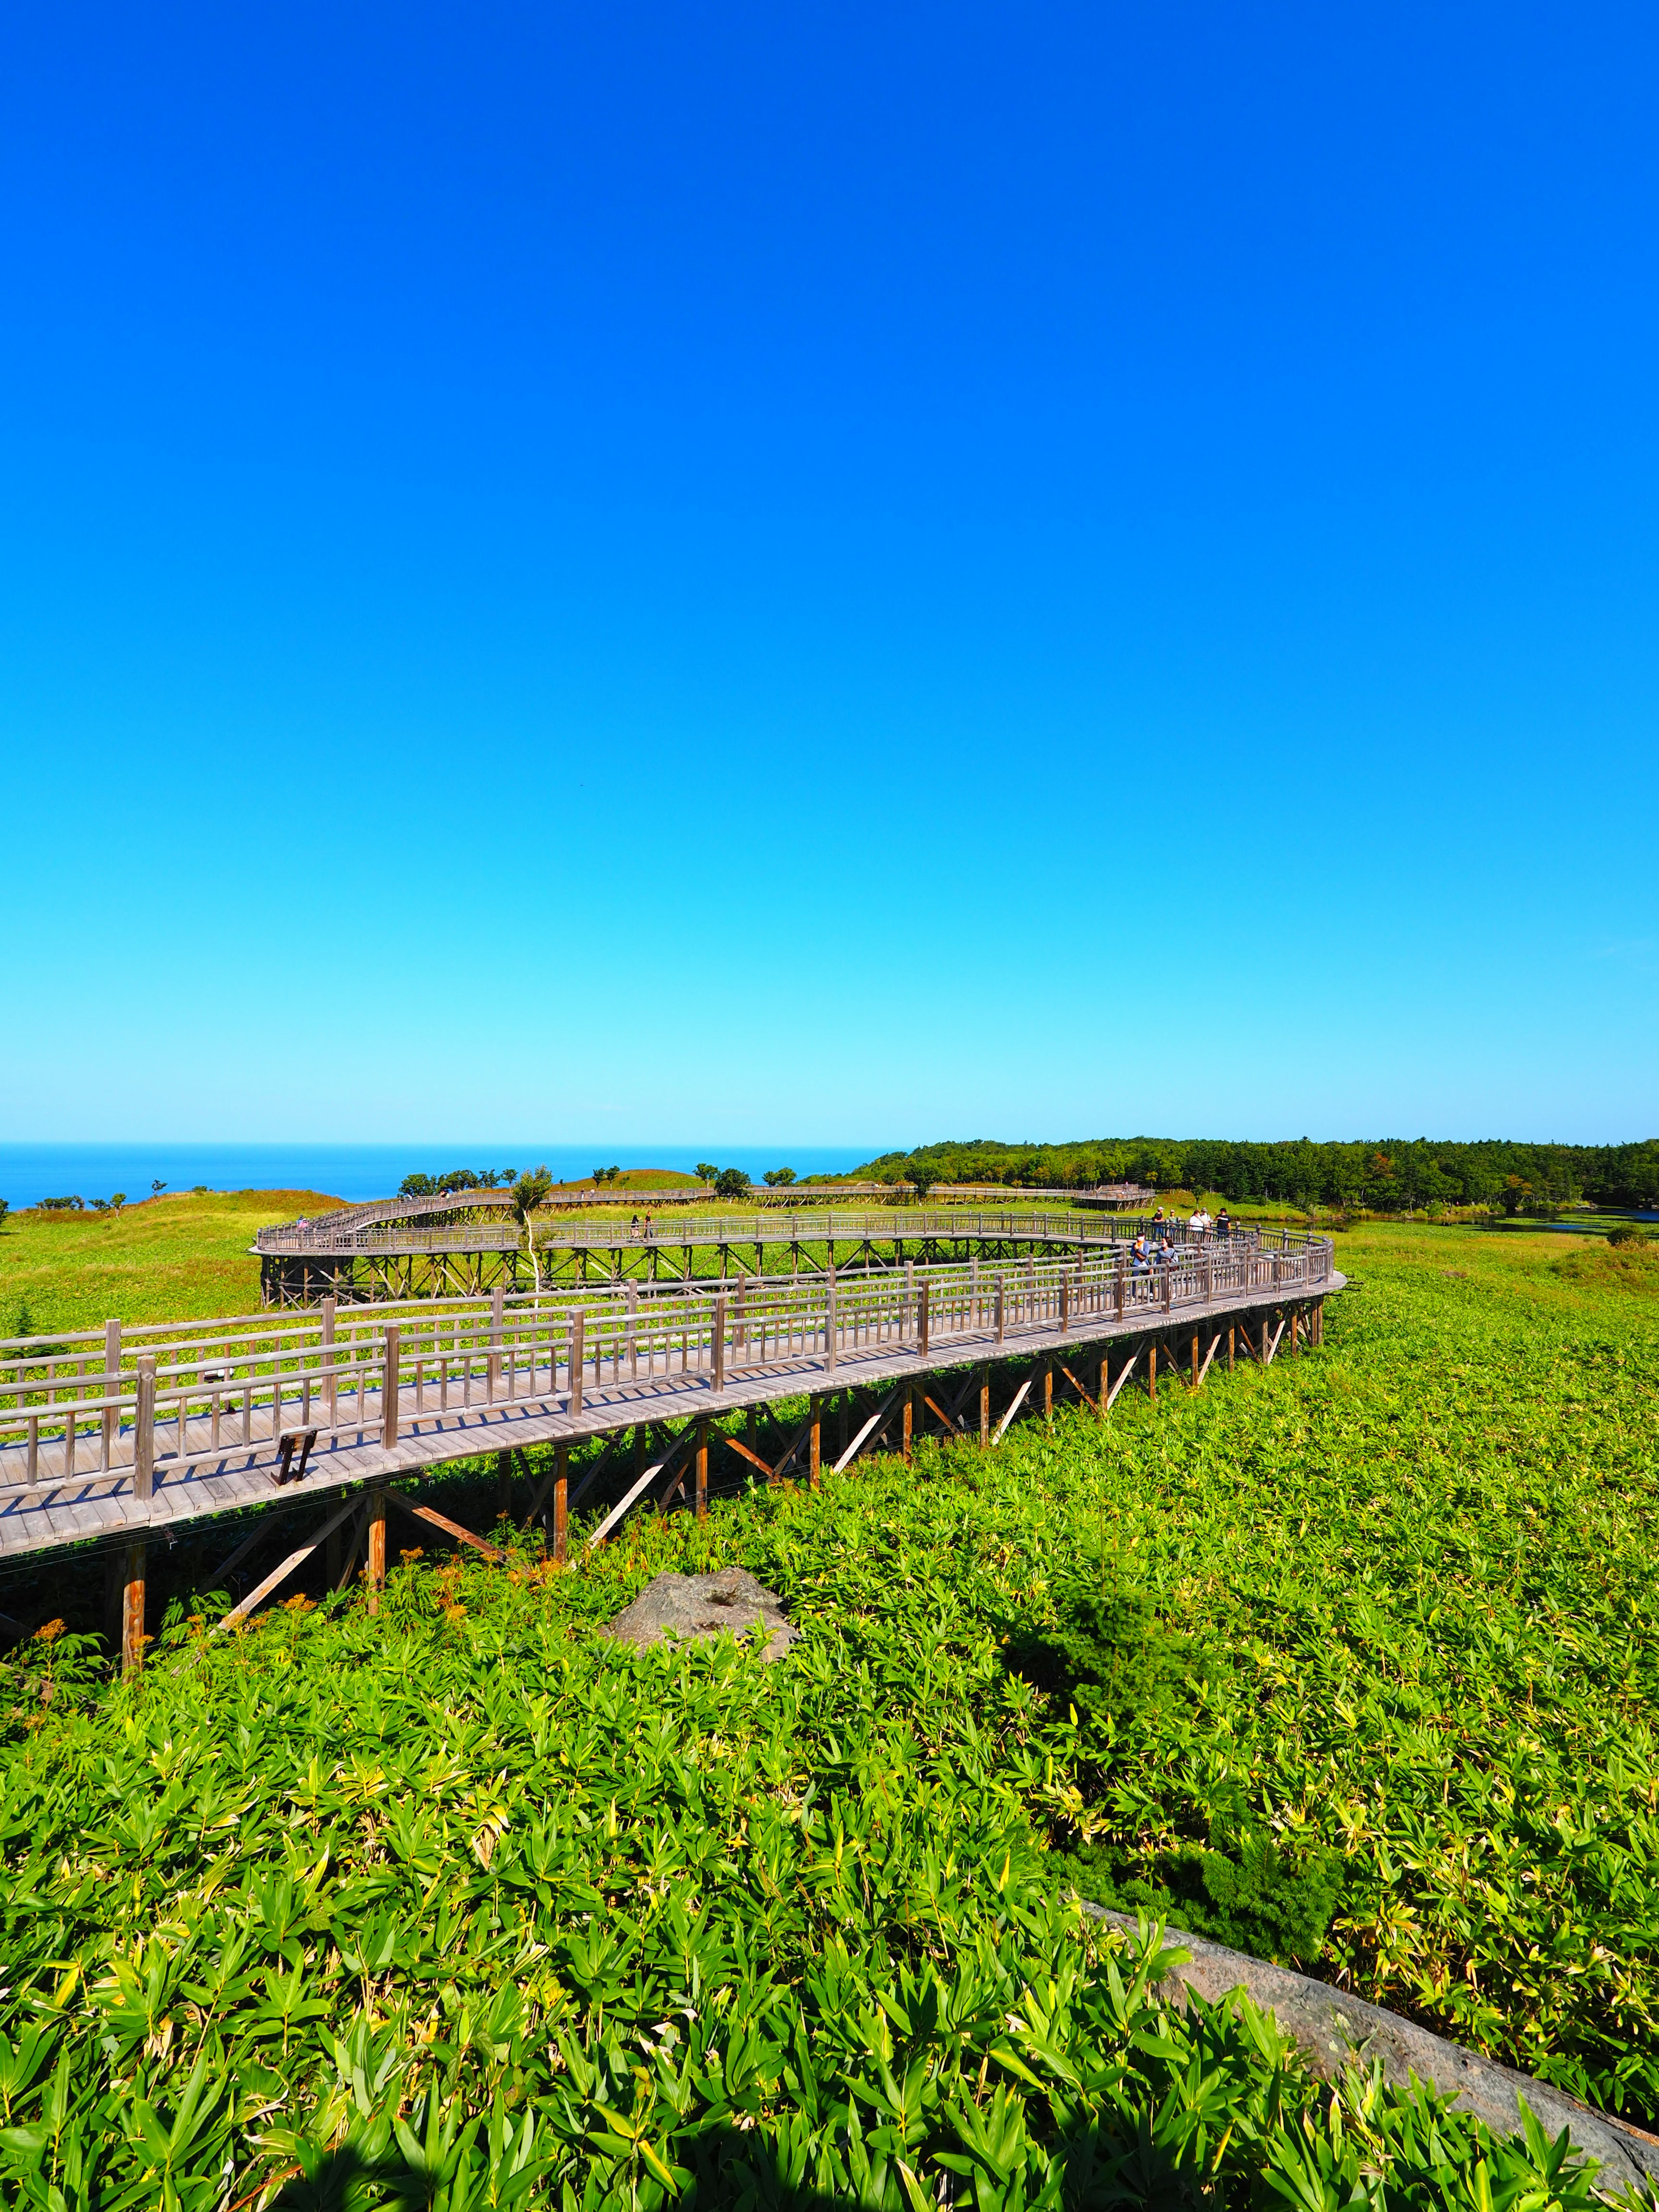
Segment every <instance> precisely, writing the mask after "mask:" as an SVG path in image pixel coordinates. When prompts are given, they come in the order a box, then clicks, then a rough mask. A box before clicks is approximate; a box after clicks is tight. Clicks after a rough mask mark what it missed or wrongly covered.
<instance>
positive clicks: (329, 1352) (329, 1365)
mask: <svg viewBox="0 0 1659 2212" xmlns="http://www.w3.org/2000/svg"><path fill="white" fill-rule="evenodd" d="M334 1314H335V1304H334V1293H333V1291H330V1292H329V1294H328V1296H327V1297H325V1299H324V1300H323V1336H322V1359H323V1402H324V1404H325V1406H326V1407H328V1425H329V1426H330V1428H335V1427H337V1425H338V1423H339V1419H340V1416H339V1409H338V1393H339V1383H338V1382H337V1380H336V1377H335V1373H334Z"/></svg>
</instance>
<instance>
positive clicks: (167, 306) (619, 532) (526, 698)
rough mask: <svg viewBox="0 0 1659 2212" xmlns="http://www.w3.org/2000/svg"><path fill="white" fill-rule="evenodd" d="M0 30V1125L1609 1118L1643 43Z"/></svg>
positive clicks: (1645, 576) (1648, 921)
mask: <svg viewBox="0 0 1659 2212" xmlns="http://www.w3.org/2000/svg"><path fill="white" fill-rule="evenodd" d="M3 40H4V46H3V69H0V185H3V191H4V199H5V204H6V206H7V209H8V211H9V214H8V221H7V222H6V224H5V225H4V227H3V231H0V276H3V285H4V297H5V301H6V303H7V314H6V319H5V320H6V341H5V343H4V345H3V348H0V424H3V430H0V517H3V530H0V754H3V764H4V789H5V792H6V794H7V805H6V817H7V822H8V827H9V836H7V838H6V841H5V860H4V866H3V871H0V927H3V941H4V944H5V946H6V949H7V954H8V957H7V959H6V962H5V966H6V971H7V980H6V1005H7V1007H8V1018H7V1022H6V1024H5V1032H4V1034H5V1044H4V1049H3V1059H0V1070H3V1079H0V1138H13V1139H22V1138H29V1139H44V1138H51V1139H71V1138H75V1139H82V1138H85V1139H93V1138H129V1137H150V1136H168V1137H175V1138H191V1137H193V1138H218V1139H239V1140H240V1139H295V1138H318V1139H320V1138H328V1139H388V1140H402V1139H434V1140H438V1139H458V1138H464V1137H465V1135H466V1133H469V1132H480V1131H489V1132H492V1133H499V1134H500V1136H501V1137H502V1138H503V1139H505V1138H507V1137H509V1136H510V1137H512V1138H513V1139H515V1140H524V1141H529V1142H534V1141H537V1140H538V1139H540V1140H542V1141H544V1142H553V1141H562V1140H568V1141H571V1142H588V1141H597V1142H601V1143H603V1142H604V1141H605V1140H606V1139H610V1140H612V1141H615V1142H618V1143H623V1142H649V1141H650V1140H652V1139H664V1140H670V1139H671V1140H674V1141H677V1142H696V1141H697V1140H699V1139H700V1138H701V1137H702V1133H705V1132H708V1133H711V1134H718V1135H719V1136H720V1139H722V1140H723V1141H726V1142H727V1143H731V1142H737V1141H743V1140H747V1139H766V1140H769V1141H771V1140H776V1141H786V1140H788V1139H794V1140H795V1141H796V1142H798V1143H823V1144H836V1143H849V1144H862V1143H865V1142H868V1143H870V1144H871V1145H872V1146H887V1145H896V1144H908V1143H912V1142H919V1141H922V1140H924V1139H928V1138H932V1137H937V1136H940V1135H945V1134H954V1135H981V1134H983V1135H1000V1136H1006V1137H1011V1138H1029V1137H1066V1136H1076V1135H1083V1134H1091V1133H1123V1132H1127V1131H1132V1130H1142V1129H1146V1130H1156V1131H1160V1132H1166V1133H1172V1134H1188V1133H1200V1132H1202V1133H1217V1134H1221V1133H1228V1134H1237V1135H1250V1136H1278V1135H1286V1134H1301V1133H1308V1134H1310V1135H1314V1136H1321V1137H1322V1136H1350V1135H1359V1134H1364V1133H1385V1132H1386V1133H1415V1132H1417V1131H1419V1130H1421V1131H1424V1132H1427V1133H1434V1134H1442V1135H1449V1136H1474V1135H1480V1134H1488V1133H1512V1134H1516V1135H1525V1136H1533V1137H1540V1138H1543V1137H1552V1136H1553V1137H1560V1138H1571V1139H1616V1138H1624V1137H1630V1136H1635V1135H1645V1134H1648V1133H1651V1132H1652V1130H1653V1129H1654V1128H1655V1127H1659V1112H1656V1109H1655V1100H1656V1096H1659V1083H1656V1077H1659V1021H1656V1012H1659V1005H1656V1001H1659V915H1656V903H1659V900H1656V890H1655V878H1656V871H1655V867H1654V863H1653V858H1652V854H1653V846H1654V835H1655V823H1656V795H1659V794H1656V775H1655V758H1656V746H1655V735H1656V705H1659V663H1656V653H1659V625H1656V620H1655V617H1656V611H1659V609H1656V597H1659V593H1656V560H1655V555H1656V515H1659V508H1656V498H1655V494H1656V489H1659V466H1656V461H1659V454H1656V433H1655V411H1654V407H1653V397H1652V395H1653V392H1654V390H1655V388H1656V368H1659V363H1656V358H1655V356H1656V343H1655V339H1656V314H1655V283H1654V279H1655V250H1654V244H1653V241H1654V239H1655V236H1656V234H1659V227H1656V214H1659V210H1656V204H1655V203H1656V182H1659V153H1656V140H1655V137H1654V133H1653V131H1652V127H1651V117H1652V114H1653V112H1654V106H1655V95H1656V90H1659V86H1656V76H1659V70H1656V61H1659V28H1656V20H1655V18H1654V17H1653V15H1652V13H1651V11H1650V10H1646V9H1638V8H1636V7H1634V6H1632V7H1616V6H1613V7H1599V8H1590V9H1565V8H1562V7H1559V6H1557V7H1554V8H1550V9H1542V8H1533V7H1527V6H1524V5H1522V6H1514V5H1510V6H1505V7H1503V8H1501V9H1500V8H1498V7H1496V6H1481V5H1469V6H1463V7H1459V8H1457V9H1445V8H1430V7H1427V6H1409V5H1406V6H1401V7H1397V8H1394V9H1386V10H1384V9H1370V10H1363V11H1362V10H1354V9H1328V8H1315V7H1312V6H1305V7H1304V6H1284V7H1246V8H1237V7H1218V6H1214V7H1201V6H1189V7H1185V8H1182V7H1171V8H1165V9H1128V8H1123V7H1115V6H1102V5H1096V6H1092V7H1089V8H1086V9H1085V8H1074V9H1073V8H1062V7H1042V6H1033V7H1026V8H1020V9H1012V8H1006V9H986V8H982V7H974V6H962V5H955V6H952V7H951V8H949V9H945V8H943V7H939V8H932V7H900V8H897V9H894V8H893V7H891V6H887V7H884V8H880V9H877V8H861V7H855V6H850V5H848V6H842V7H837V8H834V9H830V8H825V7H811V6H803V7H800V8H796V9H775V8H771V9H761V8H741V7H735V6H734V7H726V8H718V9H711V8H686V7H678V8H667V7H639V6H629V5H627V4H622V5H613V6H611V7H608V8H605V9H567V8H561V7H556V6H539V7H534V8H532V7H527V6H526V7H507V6H490V5H479V6H474V7H471V8H467V9H460V8H453V9H430V8H421V7H418V6H416V7H410V6H400V7H398V8H396V9H393V8H391V7H378V6H374V5H358V6H354V7H352V8H350V9H323V8H321V7H304V6H292V7H283V8H279V9H270V10H264V11H256V10H248V9H240V10H231V9H222V8H213V9H207V8H200V9H192V8H189V7H178V6H167V5H162V6H160V7H158V8H156V9H152V10H147V11H141V12H137V13H135V12H134V11H132V10H130V9H124V10H116V9H88V8H77V7H76V6H75V5H73V4H72V0H71V4H69V5H66V6H64V7H60V8H57V9H33V10H29V11H27V12H24V11H19V12H15V13H14V14H13V15H12V16H11V17H10V18H9V23H8V27H7V28H6V30H5V32H4V33H3Z"/></svg>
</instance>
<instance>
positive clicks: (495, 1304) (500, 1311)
mask: <svg viewBox="0 0 1659 2212" xmlns="http://www.w3.org/2000/svg"><path fill="white" fill-rule="evenodd" d="M506 1304H507V1291H506V1289H505V1287H504V1286H503V1285H501V1284H500V1283H497V1284H496V1285H495V1289H494V1290H493V1291H491V1292H490V1293H489V1401H488V1402H489V1404H490V1405H492V1406H493V1405H494V1404H495V1401H496V1399H497V1398H498V1397H499V1396H500V1395H501V1322H502V1319H503V1316H504V1314H505V1310H506Z"/></svg>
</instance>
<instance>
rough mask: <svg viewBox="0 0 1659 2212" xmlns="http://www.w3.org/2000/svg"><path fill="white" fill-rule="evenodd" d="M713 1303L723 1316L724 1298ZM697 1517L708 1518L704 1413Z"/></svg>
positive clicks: (699, 1440) (700, 1423) (699, 1447)
mask: <svg viewBox="0 0 1659 2212" xmlns="http://www.w3.org/2000/svg"><path fill="white" fill-rule="evenodd" d="M715 1303H716V1304H717V1305H719V1306H720V1308H721V1310H722V1318H724V1309H725V1305H726V1300H725V1299H724V1298H719V1299H716V1301H715ZM697 1518H698V1520H699V1521H706V1520H707V1519H708V1415H707V1414H706V1413H705V1414H704V1415H703V1416H702V1419H700V1420H699V1421H698V1423H697Z"/></svg>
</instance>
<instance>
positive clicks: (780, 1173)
mask: <svg viewBox="0 0 1659 2212" xmlns="http://www.w3.org/2000/svg"><path fill="white" fill-rule="evenodd" d="M765 1179H766V1181H767V1182H769V1183H770V1184H771V1186H772V1188H773V1189H774V1190H781V1189H783V1188H785V1187H786V1186H787V1185H788V1184H789V1183H792V1182H793V1181H794V1180H795V1170H793V1168H768V1170H766V1178H765Z"/></svg>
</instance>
